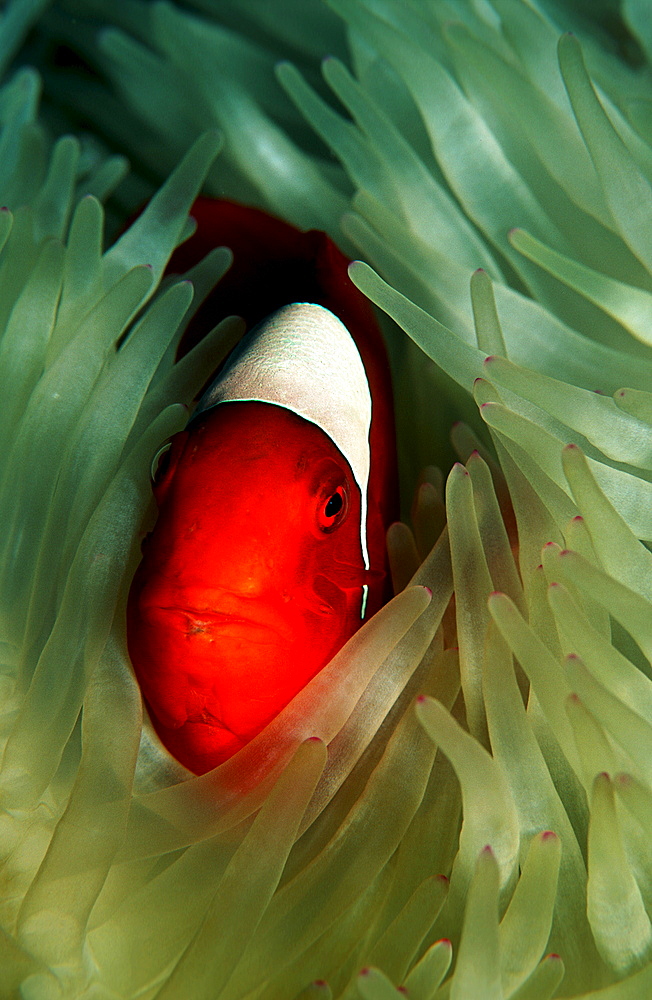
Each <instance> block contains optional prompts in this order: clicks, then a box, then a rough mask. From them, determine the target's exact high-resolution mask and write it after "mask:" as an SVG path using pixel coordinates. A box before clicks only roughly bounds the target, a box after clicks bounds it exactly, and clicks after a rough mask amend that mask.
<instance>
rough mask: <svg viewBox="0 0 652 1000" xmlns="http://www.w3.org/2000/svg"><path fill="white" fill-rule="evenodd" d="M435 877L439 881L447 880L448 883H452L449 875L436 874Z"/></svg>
mask: <svg viewBox="0 0 652 1000" xmlns="http://www.w3.org/2000/svg"><path fill="white" fill-rule="evenodd" d="M435 878H436V879H437V881H438V882H445V883H446V885H448V884H449V883H450V879H449V877H448V875H435Z"/></svg>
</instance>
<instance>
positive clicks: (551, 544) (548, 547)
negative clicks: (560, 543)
mask: <svg viewBox="0 0 652 1000" xmlns="http://www.w3.org/2000/svg"><path fill="white" fill-rule="evenodd" d="M556 544H557V543H556V542H546V544H545V545H544V546H543V547H544V549H550V548H552V547H553V546H554V545H556Z"/></svg>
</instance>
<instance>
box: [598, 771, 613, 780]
mask: <svg viewBox="0 0 652 1000" xmlns="http://www.w3.org/2000/svg"><path fill="white" fill-rule="evenodd" d="M598 778H602V780H603V781H608V782H611V775H610V774H609V772H608V771H600V773H599V775H598Z"/></svg>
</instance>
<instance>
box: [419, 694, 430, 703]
mask: <svg viewBox="0 0 652 1000" xmlns="http://www.w3.org/2000/svg"><path fill="white" fill-rule="evenodd" d="M427 700H428V696H427V695H425V694H418V695H417V705H425V703H426V702H427Z"/></svg>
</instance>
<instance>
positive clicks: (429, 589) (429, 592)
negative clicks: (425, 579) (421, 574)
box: [423, 584, 432, 598]
mask: <svg viewBox="0 0 652 1000" xmlns="http://www.w3.org/2000/svg"><path fill="white" fill-rule="evenodd" d="M423 589H424V590H425V592H426V594H427V595H428V597H430V598H432V590H431V588H430V587H426V586H425V584H424V586H423Z"/></svg>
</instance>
